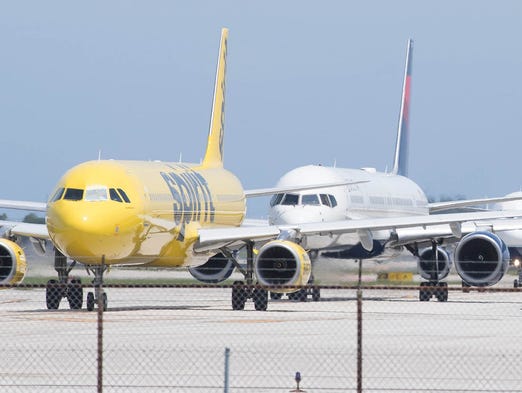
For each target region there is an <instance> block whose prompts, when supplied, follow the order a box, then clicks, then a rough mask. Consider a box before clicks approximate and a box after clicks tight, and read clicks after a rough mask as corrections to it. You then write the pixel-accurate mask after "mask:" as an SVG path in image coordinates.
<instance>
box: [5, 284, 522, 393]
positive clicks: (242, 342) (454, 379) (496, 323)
mask: <svg viewBox="0 0 522 393" xmlns="http://www.w3.org/2000/svg"><path fill="white" fill-rule="evenodd" d="M105 290H106V291H107V293H108V294H109V298H110V300H109V308H108V310H107V311H106V312H100V313H97V312H96V311H94V312H88V311H86V310H70V309H69V306H68V305H67V303H66V302H65V303H64V305H62V307H61V308H60V309H58V310H52V311H49V310H47V309H46V307H45V289H44V287H43V286H39V285H34V286H33V285H23V286H19V287H17V288H9V289H5V290H2V291H0V298H1V301H0V340H1V350H0V353H1V355H0V391H2V392H62V391H63V392H94V391H97V390H98V391H105V392H119V391H121V392H123V391H125V392H161V391H165V392H166V391H169V392H171V391H177V392H223V391H230V392H252V391H254V392H288V391H291V390H294V389H296V381H295V375H296V373H297V372H299V374H300V375H301V376H302V381H301V383H300V387H301V389H303V390H305V391H307V392H312V391H314V392H335V391H343V392H346V391H357V390H358V383H360V390H362V391H368V392H389V391H415V392H418V391H421V392H422V391H426V392H429V391H444V392H446V391H454V392H462V391H466V392H468V391H473V392H475V391H477V392H478V391H480V392H482V391H483V392H499V391H501V392H517V391H521V390H522V375H521V374H520V372H519V370H518V367H517V366H518V361H519V359H520V357H521V355H522V340H521V339H522V329H520V326H521V322H522V320H521V313H522V311H521V306H520V303H519V300H522V298H521V297H520V295H521V294H520V292H519V289H488V290H486V291H484V292H471V293H463V292H462V291H461V290H459V288H451V287H450V290H451V291H452V293H451V296H450V300H449V301H448V302H441V303H439V302H435V301H432V302H419V301H418V288H417V287H413V286H412V287H397V286H393V287H386V286H383V287H363V288H362V302H361V307H362V308H361V310H360V311H361V314H360V318H361V319H360V320H358V312H357V311H358V303H357V288H356V287H349V288H346V287H321V301H319V302H312V301H307V302H299V301H291V300H288V299H286V298H283V299H281V300H276V301H271V302H270V307H269V310H268V311H266V312H262V311H255V310H254V307H253V305H252V304H247V306H246V307H245V310H244V311H232V310H231V304H230V303H231V300H230V287H193V286H178V285H164V286H154V285H153V286H148V285H140V286H128V285H113V286H108V287H106V288H105ZM100 317H101V320H100ZM100 322H101V325H100ZM100 326H102V327H103V330H102V331H101V336H102V337H101V338H102V339H103V341H102V342H101V344H102V346H101V347H100V349H101V350H99V349H98V345H99V344H100V330H99V329H100ZM358 326H359V327H361V328H362V329H358ZM358 333H359V334H360V337H359V340H358ZM359 343H361V345H358V344H359ZM227 351H228V352H227ZM358 354H360V355H362V357H361V358H360V359H361V361H362V362H361V363H360V364H358ZM100 356H101V358H100ZM227 358H228V360H229V362H228V364H227V363H226V359H227ZM100 360H102V361H103V363H100ZM100 364H101V365H102V369H101V370H100V369H98V367H99V366H100ZM100 371H103V373H102V374H101V373H100ZM358 372H360V373H361V374H360V377H361V379H360V380H359V379H358V375H359V374H358ZM100 376H101V379H99V378H100ZM99 382H101V383H99Z"/></svg>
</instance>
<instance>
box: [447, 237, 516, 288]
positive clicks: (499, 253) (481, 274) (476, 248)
mask: <svg viewBox="0 0 522 393" xmlns="http://www.w3.org/2000/svg"><path fill="white" fill-rule="evenodd" d="M508 265H509V250H508V248H507V247H506V244H505V243H504V242H503V241H502V239H500V238H499V237H498V236H497V235H495V234H494V233H491V232H473V233H470V234H468V235H466V236H464V237H463V238H462V240H461V241H460V242H459V244H458V246H457V248H456V250H455V267H456V269H457V272H458V274H459V276H460V277H461V278H462V280H464V282H466V283H467V284H469V285H473V286H477V287H486V286H490V285H494V284H496V283H497V282H498V281H499V280H500V279H501V278H502V277H503V276H504V273H505V272H506V270H507V268H508Z"/></svg>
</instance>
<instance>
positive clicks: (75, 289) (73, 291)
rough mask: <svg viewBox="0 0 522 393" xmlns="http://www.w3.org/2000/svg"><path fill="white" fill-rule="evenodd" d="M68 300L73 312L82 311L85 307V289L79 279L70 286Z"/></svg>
mask: <svg viewBox="0 0 522 393" xmlns="http://www.w3.org/2000/svg"><path fill="white" fill-rule="evenodd" d="M67 300H68V301H69V307H70V308H71V310H80V309H81V308H82V305H83V288H82V282H81V281H80V280H79V279H74V280H72V281H71V283H70V284H69V288H68V293H67Z"/></svg>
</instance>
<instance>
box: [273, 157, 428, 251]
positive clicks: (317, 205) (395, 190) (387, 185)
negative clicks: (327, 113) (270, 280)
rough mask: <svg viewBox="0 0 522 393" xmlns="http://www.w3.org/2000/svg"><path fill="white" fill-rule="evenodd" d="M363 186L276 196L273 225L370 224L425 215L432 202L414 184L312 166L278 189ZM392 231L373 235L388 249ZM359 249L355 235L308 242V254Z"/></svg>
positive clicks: (311, 238) (358, 171) (379, 175)
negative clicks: (333, 184) (372, 220)
mask: <svg viewBox="0 0 522 393" xmlns="http://www.w3.org/2000/svg"><path fill="white" fill-rule="evenodd" d="M337 181H339V182H342V181H346V182H350V183H355V182H360V183H358V184H351V185H346V186H338V187H330V188H321V189H314V190H310V191H301V192H293V193H286V194H278V195H275V196H274V198H273V199H272V201H271V206H270V212H269V221H270V223H271V224H274V225H292V224H302V223H317V222H332V221H339V220H346V219H350V220H357V219H368V218H386V217H401V216H413V215H427V214H429V211H428V202H427V198H426V195H425V194H424V192H423V191H422V190H421V188H420V187H419V186H418V185H417V184H416V183H414V182H413V181H411V180H410V179H408V178H406V177H403V176H397V175H394V174H389V173H382V172H377V171H375V170H374V169H369V168H366V169H346V168H334V167H325V166H316V165H308V166H303V167H299V168H296V169H294V170H292V171H290V172H288V173H286V174H285V175H284V176H282V177H281V178H280V180H279V182H278V186H281V187H284V186H302V185H306V184H314V183H326V182H337ZM390 235H391V230H384V231H376V232H372V237H373V239H374V240H375V241H377V242H379V243H380V244H381V245H384V244H385V243H386V242H387V241H388V240H389V239H390ZM358 243H360V237H359V235H358V234H356V233H347V234H342V235H335V236H319V235H318V236H307V237H306V244H303V246H304V247H305V248H307V249H321V250H335V249H338V250H341V249H345V248H347V247H352V246H355V245H357V244H358Z"/></svg>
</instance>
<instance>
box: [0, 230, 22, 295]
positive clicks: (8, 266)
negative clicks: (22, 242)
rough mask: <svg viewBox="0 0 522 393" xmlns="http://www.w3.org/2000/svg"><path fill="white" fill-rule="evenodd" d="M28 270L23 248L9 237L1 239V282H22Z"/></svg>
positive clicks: (7, 283)
mask: <svg viewBox="0 0 522 393" xmlns="http://www.w3.org/2000/svg"><path fill="white" fill-rule="evenodd" d="M26 270H27V263H26V260H25V254H24V251H23V250H22V248H21V247H20V246H19V245H18V244H16V243H15V242H12V241H10V240H7V239H0V284H4V285H14V284H19V283H21V282H22V280H23V279H24V276H25V272H26Z"/></svg>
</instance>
